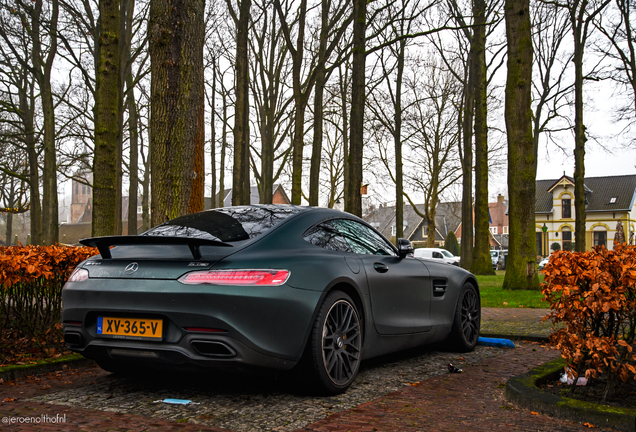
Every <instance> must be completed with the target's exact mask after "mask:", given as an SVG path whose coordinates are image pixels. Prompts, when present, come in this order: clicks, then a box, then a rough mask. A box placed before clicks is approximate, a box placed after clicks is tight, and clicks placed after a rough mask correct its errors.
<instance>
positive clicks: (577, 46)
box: [573, 22, 587, 252]
mask: <svg viewBox="0 0 636 432" xmlns="http://www.w3.org/2000/svg"><path fill="white" fill-rule="evenodd" d="M581 30H582V29H581V25H580V24H579V25H577V24H576V22H574V23H573V31H574V59H573V61H574V218H575V222H574V250H575V251H577V252H584V251H585V142H586V141H587V136H586V134H585V125H584V124H583V52H584V49H585V47H584V42H583V41H582V35H581Z"/></svg>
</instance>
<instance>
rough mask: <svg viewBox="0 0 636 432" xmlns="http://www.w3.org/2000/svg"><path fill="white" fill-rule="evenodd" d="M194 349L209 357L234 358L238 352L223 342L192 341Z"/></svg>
mask: <svg viewBox="0 0 636 432" xmlns="http://www.w3.org/2000/svg"><path fill="white" fill-rule="evenodd" d="M191 345H192V348H194V349H195V350H196V351H197V352H198V353H199V354H201V355H204V356H209V357H234V356H235V355H236V351H234V350H233V349H232V348H231V347H230V346H228V345H226V344H225V343H223V342H218V341H198V340H195V341H192V342H191Z"/></svg>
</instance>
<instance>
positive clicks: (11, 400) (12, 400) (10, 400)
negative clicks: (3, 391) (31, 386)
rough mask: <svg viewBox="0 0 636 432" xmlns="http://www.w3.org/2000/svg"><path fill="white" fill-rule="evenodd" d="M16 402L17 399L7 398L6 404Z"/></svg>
mask: <svg viewBox="0 0 636 432" xmlns="http://www.w3.org/2000/svg"><path fill="white" fill-rule="evenodd" d="M15 400H16V398H5V399H4V401H5V402H14V401H15Z"/></svg>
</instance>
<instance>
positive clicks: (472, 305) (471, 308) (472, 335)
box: [447, 282, 481, 352]
mask: <svg viewBox="0 0 636 432" xmlns="http://www.w3.org/2000/svg"><path fill="white" fill-rule="evenodd" d="M480 326H481V302H480V299H479V294H478V293H477V289H476V288H475V287H474V286H473V284H472V283H470V282H467V283H465V284H464V286H463V287H462V289H461V292H460V293H459V298H458V300H457V307H456V308H455V318H454V319H453V328H452V330H451V333H450V335H449V337H448V339H447V341H448V344H449V345H450V348H451V349H453V350H456V351H459V352H468V351H472V350H473V349H474V348H475V346H476V345H477V339H479V328H480Z"/></svg>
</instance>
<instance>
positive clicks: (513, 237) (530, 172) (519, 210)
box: [503, 0, 539, 290]
mask: <svg viewBox="0 0 636 432" xmlns="http://www.w3.org/2000/svg"><path fill="white" fill-rule="evenodd" d="M505 17H506V36H507V37H506V38H507V40H508V77H507V80H506V111H505V117H506V130H507V132H508V197H509V200H510V206H509V207H508V209H509V219H510V243H509V246H508V249H509V253H508V263H507V266H506V276H505V279H504V284H503V286H504V288H505V289H535V290H536V289H538V288H539V276H538V274H537V272H536V259H537V243H536V237H535V231H536V230H535V189H536V182H535V181H533V180H534V179H535V178H536V176H537V147H536V146H535V141H534V139H533V134H532V57H533V53H532V29H531V24H530V1H529V0H506V5H505ZM529 180H530V181H529Z"/></svg>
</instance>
